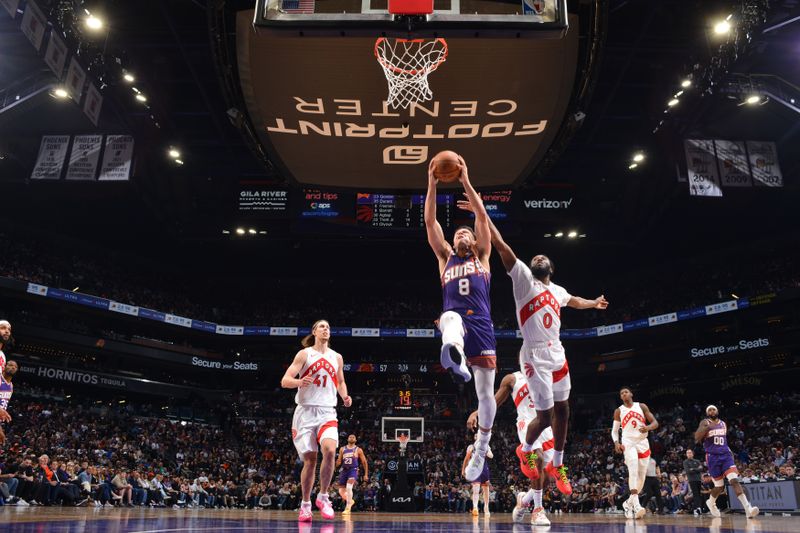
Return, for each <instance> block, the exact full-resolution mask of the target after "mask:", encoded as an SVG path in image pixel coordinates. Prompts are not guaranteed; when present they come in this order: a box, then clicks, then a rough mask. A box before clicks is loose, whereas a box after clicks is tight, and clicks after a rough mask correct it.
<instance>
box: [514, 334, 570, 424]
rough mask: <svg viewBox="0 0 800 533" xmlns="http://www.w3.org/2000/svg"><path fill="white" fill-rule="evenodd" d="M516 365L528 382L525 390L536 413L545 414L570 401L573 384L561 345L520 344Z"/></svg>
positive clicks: (551, 343)
mask: <svg viewBox="0 0 800 533" xmlns="http://www.w3.org/2000/svg"><path fill="white" fill-rule="evenodd" d="M519 365H520V369H521V370H522V373H523V374H525V379H526V380H527V381H528V390H530V393H531V396H532V397H533V405H535V406H536V410H537V411H547V410H548V409H550V408H551V407H553V403H554V402H563V401H566V400H568V399H569V391H570V389H572V381H571V380H570V377H569V365H567V356H566V354H565V353H564V346H563V345H562V344H561V343H560V342H555V343H554V342H547V343H539V344H536V345H531V344H528V343H527V342H525V343H523V344H522V349H521V350H520V353H519Z"/></svg>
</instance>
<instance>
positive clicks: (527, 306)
mask: <svg viewBox="0 0 800 533" xmlns="http://www.w3.org/2000/svg"><path fill="white" fill-rule="evenodd" d="M508 275H509V276H510V277H511V281H512V282H513V283H514V300H516V303H517V323H518V324H519V329H520V330H521V331H522V339H523V340H524V341H525V342H526V343H540V342H553V343H555V342H559V335H560V333H561V308H562V307H563V306H565V305H567V302H569V300H570V298H572V296H571V295H570V294H569V293H568V292H567V291H566V289H564V287H561V286H559V285H556V284H555V283H552V282H550V284H548V285H545V284H544V283H542V282H541V281H539V280H538V279H536V278H534V277H533V273H532V272H531V269H530V268H528V265H526V264H525V263H523V262H522V261H520V260H519V259H517V262H516V264H515V265H514V267H513V268H512V269H511V271H510V272H509V273H508Z"/></svg>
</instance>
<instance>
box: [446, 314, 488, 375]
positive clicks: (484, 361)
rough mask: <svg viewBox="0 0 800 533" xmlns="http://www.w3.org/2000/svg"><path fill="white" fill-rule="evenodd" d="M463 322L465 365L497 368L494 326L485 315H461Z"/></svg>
mask: <svg viewBox="0 0 800 533" xmlns="http://www.w3.org/2000/svg"><path fill="white" fill-rule="evenodd" d="M456 312H458V313H459V314H460V315H461V318H462V319H463V321H464V355H465V356H466V357H467V364H468V365H470V366H479V367H483V368H497V341H496V340H495V338H494V324H493V323H492V319H491V318H490V317H488V316H485V315H471V314H469V313H461V312H459V311H456Z"/></svg>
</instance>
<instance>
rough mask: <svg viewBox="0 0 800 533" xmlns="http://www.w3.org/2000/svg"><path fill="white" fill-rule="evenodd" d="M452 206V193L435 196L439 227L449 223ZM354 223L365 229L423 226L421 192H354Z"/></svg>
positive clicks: (423, 197)
mask: <svg viewBox="0 0 800 533" xmlns="http://www.w3.org/2000/svg"><path fill="white" fill-rule="evenodd" d="M454 208H455V205H454V195H452V194H437V195H436V216H437V218H438V219H439V223H440V224H441V225H442V226H444V227H450V226H451V225H452V223H453V209H454ZM356 223H357V224H358V226H360V227H369V228H392V229H417V228H424V227H425V195H424V194H383V193H365V192H360V193H357V194H356Z"/></svg>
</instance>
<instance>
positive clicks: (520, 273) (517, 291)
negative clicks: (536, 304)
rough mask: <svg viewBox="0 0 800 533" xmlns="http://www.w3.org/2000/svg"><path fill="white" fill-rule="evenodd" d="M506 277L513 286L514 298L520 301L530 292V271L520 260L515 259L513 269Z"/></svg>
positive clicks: (531, 281) (531, 278) (531, 279)
mask: <svg viewBox="0 0 800 533" xmlns="http://www.w3.org/2000/svg"><path fill="white" fill-rule="evenodd" d="M508 275H509V277H510V278H511V282H512V283H513V285H514V298H515V299H517V300H521V299H522V298H524V297H525V296H526V295H527V294H528V293H529V292H530V290H531V287H532V286H533V274H532V273H531V269H530V268H528V265H526V264H525V263H523V262H522V261H521V260H520V259H517V262H516V263H514V267H513V268H512V269H511V270H509V271H508Z"/></svg>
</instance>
